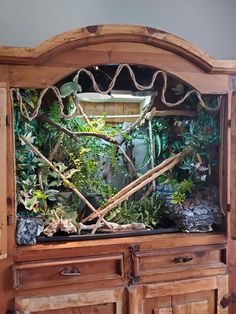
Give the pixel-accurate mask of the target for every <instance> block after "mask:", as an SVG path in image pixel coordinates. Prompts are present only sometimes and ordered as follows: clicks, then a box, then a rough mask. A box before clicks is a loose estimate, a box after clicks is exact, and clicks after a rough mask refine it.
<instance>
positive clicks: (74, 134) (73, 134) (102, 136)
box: [37, 115, 119, 145]
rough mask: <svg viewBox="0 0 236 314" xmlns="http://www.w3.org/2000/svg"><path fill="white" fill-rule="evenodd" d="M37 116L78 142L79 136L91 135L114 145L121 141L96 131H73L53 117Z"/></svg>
mask: <svg viewBox="0 0 236 314" xmlns="http://www.w3.org/2000/svg"><path fill="white" fill-rule="evenodd" d="M37 118H38V119H39V120H41V121H44V122H47V123H48V124H50V125H52V126H54V127H55V128H56V129H57V130H59V131H61V132H63V133H65V134H66V135H68V136H69V137H71V138H73V139H74V140H75V141H77V142H79V140H78V138H79V137H84V136H91V137H97V138H99V139H102V140H104V141H106V142H110V143H112V144H114V145H119V143H118V142H117V141H116V140H114V139H113V138H111V137H110V136H107V135H105V134H101V133H96V132H72V131H70V130H68V129H67V128H65V127H63V126H62V125H60V124H58V123H56V122H54V121H53V120H52V119H50V118H48V117H46V116H42V115H39V116H38V117H37Z"/></svg>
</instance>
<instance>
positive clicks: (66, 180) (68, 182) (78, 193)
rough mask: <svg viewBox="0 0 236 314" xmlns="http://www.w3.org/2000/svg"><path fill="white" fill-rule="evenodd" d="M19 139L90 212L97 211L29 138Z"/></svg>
mask: <svg viewBox="0 0 236 314" xmlns="http://www.w3.org/2000/svg"><path fill="white" fill-rule="evenodd" d="M20 139H21V140H22V141H23V142H24V143H25V144H26V145H28V146H29V147H30V148H31V149H32V150H33V151H34V152H35V153H36V154H37V155H38V156H39V157H40V158H41V159H42V160H43V161H44V162H45V163H46V164H47V165H48V166H49V167H51V168H52V169H53V170H54V171H55V172H56V173H57V174H58V176H59V177H60V178H61V179H62V180H63V183H64V184H66V186H68V187H69V188H70V189H71V190H72V191H73V192H74V193H75V194H76V195H78V196H79V198H80V199H81V200H82V201H83V202H84V203H85V204H86V205H87V206H88V207H89V208H90V209H91V210H92V212H94V213H97V210H96V209H95V208H94V207H93V205H92V204H90V202H89V201H88V200H87V199H86V198H85V197H84V196H83V194H82V193H81V192H80V191H79V190H78V189H77V188H76V187H75V186H74V185H73V184H72V183H71V182H70V181H69V180H68V179H67V178H66V177H65V176H64V175H63V174H62V173H61V172H60V171H59V170H58V169H57V168H56V167H55V166H54V165H53V164H52V163H51V161H49V160H48V159H47V158H46V157H45V156H44V155H43V154H42V153H41V152H40V151H39V150H38V149H37V148H36V147H35V146H34V145H33V144H31V143H30V142H29V140H28V139H27V138H26V137H24V136H20ZM102 220H103V222H104V223H105V224H106V225H107V226H108V227H109V228H110V226H109V223H108V222H107V221H105V219H104V218H103V219H102Z"/></svg>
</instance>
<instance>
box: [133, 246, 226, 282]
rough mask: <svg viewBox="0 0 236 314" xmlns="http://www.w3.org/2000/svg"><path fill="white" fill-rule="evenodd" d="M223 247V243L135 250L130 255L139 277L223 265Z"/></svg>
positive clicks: (135, 272)
mask: <svg viewBox="0 0 236 314" xmlns="http://www.w3.org/2000/svg"><path fill="white" fill-rule="evenodd" d="M224 249H225V246H224V245H211V246H197V247H184V248H175V249H167V250H153V251H140V252H139V251H137V250H136V252H134V253H133V255H132V257H133V263H134V275H135V276H136V277H140V276H145V275H153V274H162V273H170V272H178V271H183V270H188V269H198V268H200V269H202V268H204V267H205V268H209V267H222V266H223V267H224V266H225V264H224V263H223V262H222V250H224Z"/></svg>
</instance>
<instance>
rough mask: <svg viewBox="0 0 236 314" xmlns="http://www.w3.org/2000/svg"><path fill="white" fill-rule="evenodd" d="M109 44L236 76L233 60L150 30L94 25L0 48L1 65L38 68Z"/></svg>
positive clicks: (235, 65) (235, 64)
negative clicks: (168, 54)
mask: <svg viewBox="0 0 236 314" xmlns="http://www.w3.org/2000/svg"><path fill="white" fill-rule="evenodd" d="M109 42H137V43H144V44H148V45H151V46H154V47H160V48H163V49H166V50H169V51H172V52H174V53H176V54H178V55H181V56H183V57H184V58H186V59H188V60H190V61H192V62H193V63H195V64H197V65H198V66H200V67H201V68H203V69H204V70H205V71H206V72H208V73H225V74H236V60H216V59H214V58H212V57H210V56H209V55H208V54H206V53H205V52H204V51H202V50H201V49H199V48H197V47H195V46H194V45H192V44H191V43H189V42H188V41H186V40H183V39H182V38H179V37H177V36H175V35H173V34H170V33H166V32H164V31H162V30H158V29H155V28H152V27H144V26H133V25H93V26H87V27H83V28H79V29H75V30H72V31H69V32H65V33H62V34H59V35H57V36H54V37H52V38H51V39H48V40H46V41H44V42H43V43H42V44H40V45H38V46H36V47H35V48H27V47H24V48H20V47H7V46H0V63H4V64H25V65H27V64H28V65H41V64H43V63H44V62H46V61H47V60H49V59H50V58H51V57H53V56H56V55H58V54H60V53H62V52H65V51H67V50H71V49H73V48H78V47H83V46H90V45H95V44H100V43H109Z"/></svg>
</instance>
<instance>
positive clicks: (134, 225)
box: [78, 222, 146, 232]
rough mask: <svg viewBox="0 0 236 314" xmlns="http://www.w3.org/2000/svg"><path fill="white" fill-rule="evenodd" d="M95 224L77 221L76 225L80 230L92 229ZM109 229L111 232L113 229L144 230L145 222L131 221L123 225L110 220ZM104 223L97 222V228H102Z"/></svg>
mask: <svg viewBox="0 0 236 314" xmlns="http://www.w3.org/2000/svg"><path fill="white" fill-rule="evenodd" d="M95 225H96V224H93V225H84V224H82V223H78V227H79V229H80V230H93V229H94V227H95ZM110 226H111V229H110V231H111V232H112V231H113V230H116V231H119V230H144V229H146V226H145V224H143V223H135V222H134V223H131V224H125V225H120V224H118V223H114V222H110ZM104 227H105V225H104V223H99V224H98V228H104Z"/></svg>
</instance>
